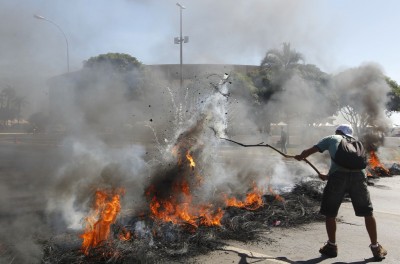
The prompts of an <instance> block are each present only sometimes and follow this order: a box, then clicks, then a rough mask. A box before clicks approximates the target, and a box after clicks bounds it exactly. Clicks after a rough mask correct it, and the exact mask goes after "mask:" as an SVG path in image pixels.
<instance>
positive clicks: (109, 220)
mask: <svg viewBox="0 0 400 264" xmlns="http://www.w3.org/2000/svg"><path fill="white" fill-rule="evenodd" d="M123 192H124V191H123V190H122V189H119V190H117V191H116V192H111V193H110V192H107V191H101V190H97V191H96V199H95V203H94V208H93V211H92V213H91V215H90V216H88V217H86V218H85V221H86V228H85V233H84V234H82V235H80V237H81V238H82V239H83V241H82V246H81V249H82V251H83V252H84V253H85V255H88V254H89V251H90V249H91V248H94V247H96V246H97V245H99V244H100V243H101V242H103V241H107V240H108V237H109V234H110V227H111V224H113V223H114V222H115V220H116V218H117V216H118V213H119V212H120V210H121V205H120V195H121V194H123Z"/></svg>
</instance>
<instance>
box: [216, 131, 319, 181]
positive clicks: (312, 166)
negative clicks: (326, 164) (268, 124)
mask: <svg viewBox="0 0 400 264" xmlns="http://www.w3.org/2000/svg"><path fill="white" fill-rule="evenodd" d="M220 139H225V140H227V141H230V142H233V143H235V144H238V145H240V146H242V147H267V148H271V149H273V150H275V151H276V152H278V153H279V154H281V155H282V156H284V157H285V158H294V156H291V155H287V154H285V153H283V152H281V151H279V150H277V149H276V148H274V147H273V146H271V145H269V144H264V142H261V143H258V144H252V145H247V144H243V143H240V142H237V141H234V140H231V139H227V138H220ZM303 160H304V161H305V162H306V163H307V164H308V165H310V166H311V168H313V170H314V171H315V172H316V173H318V175H321V173H320V172H319V170H318V169H317V168H316V167H315V166H314V165H313V164H312V163H311V162H310V161H308V160H307V159H303Z"/></svg>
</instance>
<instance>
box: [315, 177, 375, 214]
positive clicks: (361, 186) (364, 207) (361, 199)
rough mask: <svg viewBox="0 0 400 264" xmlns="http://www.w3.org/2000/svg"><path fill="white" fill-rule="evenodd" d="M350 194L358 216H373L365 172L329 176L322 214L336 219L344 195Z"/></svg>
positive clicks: (323, 197) (322, 204)
mask: <svg viewBox="0 0 400 264" xmlns="http://www.w3.org/2000/svg"><path fill="white" fill-rule="evenodd" d="M346 193H348V194H349V196H350V198H351V202H352V204H353V208H354V212H355V214H356V216H371V215H372V211H373V208H372V203H371V198H370V195H369V191H368V189H367V178H366V176H365V174H364V173H363V172H361V171H360V172H340V171H337V172H335V173H333V174H332V175H329V179H328V183H327V184H326V186H325V189H324V193H323V196H322V203H321V210H320V213H321V214H323V215H325V216H328V217H336V216H337V214H338V211H339V207H340V205H341V203H342V201H343V198H344V195H345V194H346Z"/></svg>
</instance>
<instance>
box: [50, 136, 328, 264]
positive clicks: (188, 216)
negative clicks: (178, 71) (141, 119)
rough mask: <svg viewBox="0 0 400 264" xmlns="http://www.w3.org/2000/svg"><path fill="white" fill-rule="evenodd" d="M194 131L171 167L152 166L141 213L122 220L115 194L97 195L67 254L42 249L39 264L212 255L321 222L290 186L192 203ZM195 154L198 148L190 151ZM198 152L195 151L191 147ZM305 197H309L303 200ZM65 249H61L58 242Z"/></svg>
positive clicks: (196, 174)
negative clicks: (231, 242) (278, 229)
mask: <svg viewBox="0 0 400 264" xmlns="http://www.w3.org/2000/svg"><path fill="white" fill-rule="evenodd" d="M195 131H196V129H194V130H191V131H190V135H191V136H190V135H188V134H182V135H181V137H180V138H179V139H178V140H177V143H176V144H175V145H174V146H173V148H172V149H171V152H172V154H173V157H174V159H173V160H170V161H169V162H166V163H165V164H161V165H158V166H159V168H157V169H156V170H154V171H155V174H154V175H152V176H151V177H150V178H151V181H150V182H149V184H148V186H147V188H146V189H145V192H144V196H145V197H146V200H147V204H148V206H147V208H144V209H143V211H142V212H141V213H140V214H137V215H132V214H129V213H124V208H122V206H121V203H120V201H121V197H122V196H123V195H124V194H125V192H127V191H128V190H124V189H122V188H117V189H103V190H97V191H96V193H95V196H94V198H93V205H92V209H91V211H90V213H89V214H88V215H87V217H86V218H85V226H86V227H85V230H84V232H82V233H80V234H79V235H77V236H76V238H77V237H79V240H77V239H76V238H75V240H74V241H81V243H80V247H79V249H78V248H74V247H70V248H69V249H68V250H66V249H65V246H63V245H62V244H63V242H61V245H59V244H57V243H53V244H52V243H49V242H47V243H46V245H45V249H46V250H45V257H44V262H45V263H54V262H56V263H98V262H107V263H120V262H132V263H136V262H147V263H148V262H150V263H151V262H156V261H159V260H160V259H163V260H170V259H173V258H180V259H182V258H185V257H189V256H193V255H196V254H200V253H204V252H206V251H209V250H213V249H215V248H217V247H219V246H221V245H222V243H223V240H225V239H237V240H242V241H248V240H252V239H256V238H257V237H259V236H260V235H261V234H263V233H264V231H265V230H266V229H268V228H271V227H274V226H283V227H287V226H293V225H299V224H304V223H308V222H311V221H315V220H317V219H321V217H320V216H319V214H318V210H319V201H318V199H316V197H315V196H314V197H313V196H312V195H311V196H308V195H307V193H305V192H304V189H301V188H302V187H301V185H298V186H297V187H296V188H295V189H294V191H292V192H288V193H281V194H277V193H275V192H274V190H272V188H267V189H266V190H264V189H261V188H260V187H258V186H257V185H256V184H255V183H254V184H253V185H252V186H249V187H248V192H247V193H243V194H241V195H232V194H228V193H224V192H220V193H217V194H215V197H213V199H212V201H213V202H210V199H207V198H205V197H203V198H200V197H199V195H197V192H198V189H199V188H201V186H202V184H203V181H204V179H203V177H202V175H201V172H202V170H201V166H200V165H198V164H197V161H196V159H197V158H196V157H198V156H200V155H201V152H202V151H203V150H202V147H201V144H199V143H198V142H193V140H195V138H196V137H192V136H193V134H195ZM196 146H198V147H196ZM199 146H200V147H199ZM309 193H310V192H309ZM64 242H65V241H64Z"/></svg>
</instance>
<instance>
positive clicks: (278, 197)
mask: <svg viewBox="0 0 400 264" xmlns="http://www.w3.org/2000/svg"><path fill="white" fill-rule="evenodd" d="M269 192H270V193H271V194H272V195H274V196H275V200H277V201H279V202H284V201H285V198H283V197H282V196H280V195H279V194H277V193H276V192H275V191H274V190H272V188H271V187H269Z"/></svg>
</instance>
